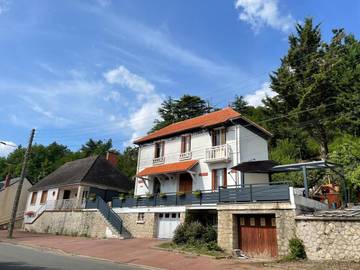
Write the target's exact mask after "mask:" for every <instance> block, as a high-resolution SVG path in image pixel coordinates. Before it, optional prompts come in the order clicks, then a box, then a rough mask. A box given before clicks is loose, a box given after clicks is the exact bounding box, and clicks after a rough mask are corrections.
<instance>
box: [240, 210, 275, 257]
mask: <svg viewBox="0 0 360 270" xmlns="http://www.w3.org/2000/svg"><path fill="white" fill-rule="evenodd" d="M238 224H239V248H240V249H241V250H243V251H244V252H245V253H246V254H248V255H249V256H266V257H276V256H277V255H278V248H277V239H276V223H275V215H241V216H239V220H238Z"/></svg>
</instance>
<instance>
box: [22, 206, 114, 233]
mask: <svg viewBox="0 0 360 270" xmlns="http://www.w3.org/2000/svg"><path fill="white" fill-rule="evenodd" d="M25 230H26V231H31V232H36V233H51V234H60V235H71V236H86V237H94V238H109V237H118V236H117V234H116V233H114V232H113V231H112V229H111V228H110V227H109V226H108V224H107V222H106V221H105V219H104V217H103V216H102V215H101V214H100V213H99V212H98V211H45V212H43V213H42V214H41V216H39V218H37V219H36V220H35V221H34V223H32V224H25Z"/></svg>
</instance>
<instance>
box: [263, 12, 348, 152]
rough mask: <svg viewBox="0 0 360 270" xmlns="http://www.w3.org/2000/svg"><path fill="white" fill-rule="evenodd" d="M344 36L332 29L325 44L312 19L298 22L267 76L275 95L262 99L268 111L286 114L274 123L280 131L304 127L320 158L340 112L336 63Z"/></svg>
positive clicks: (340, 56)
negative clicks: (276, 65)
mask: <svg viewBox="0 0 360 270" xmlns="http://www.w3.org/2000/svg"><path fill="white" fill-rule="evenodd" d="M345 38H346V36H345V34H344V32H343V31H334V37H333V39H332V40H331V42H330V44H326V43H324V42H322V40H321V34H320V26H319V25H316V26H314V25H313V21H312V19H309V18H308V19H306V20H305V22H304V24H303V25H301V24H298V25H297V26H296V34H295V35H291V36H290V37H289V46H290V47H289V50H288V53H287V55H286V56H285V57H283V58H282V59H281V66H280V67H279V68H278V69H277V71H275V72H274V73H273V74H272V75H271V76H270V78H271V88H272V89H273V90H274V91H275V92H276V93H277V94H278V95H277V96H276V97H274V98H272V99H270V98H267V100H266V101H265V105H266V107H267V109H268V110H267V113H268V115H272V116H281V115H288V117H287V118H283V119H282V120H279V122H278V123H277V124H276V125H278V127H281V128H282V129H283V130H282V131H280V132H282V133H284V132H287V131H289V134H288V135H290V136H291V135H294V136H296V135H295V134H294V131H296V129H301V130H302V131H306V132H307V133H308V134H309V135H310V136H311V137H312V138H313V139H315V140H316V141H317V142H318V144H319V146H320V155H321V157H322V158H327V156H328V152H329V150H328V144H329V142H330V141H331V138H332V136H334V134H336V127H335V126H334V121H335V120H336V119H337V118H338V116H339V112H340V108H339V106H338V105H337V102H338V97H339V76H340V74H339V69H338V64H339V62H341V59H342V53H340V52H341V51H342V50H343V46H344V39H345ZM280 122H282V123H280ZM296 133H298V132H296ZM288 135H285V136H284V137H289V136H288Z"/></svg>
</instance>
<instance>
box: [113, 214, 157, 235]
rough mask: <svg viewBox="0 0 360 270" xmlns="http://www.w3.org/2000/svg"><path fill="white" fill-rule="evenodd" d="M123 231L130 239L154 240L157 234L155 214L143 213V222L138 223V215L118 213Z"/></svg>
mask: <svg viewBox="0 0 360 270" xmlns="http://www.w3.org/2000/svg"><path fill="white" fill-rule="evenodd" d="M118 215H119V216H120V218H121V219H122V221H123V229H124V230H126V233H127V234H128V235H129V236H131V237H140V238H154V237H156V233H157V220H156V218H157V216H156V213H153V212H152V213H144V221H138V213H118Z"/></svg>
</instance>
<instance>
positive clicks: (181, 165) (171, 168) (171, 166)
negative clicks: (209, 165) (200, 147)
mask: <svg viewBox="0 0 360 270" xmlns="http://www.w3.org/2000/svg"><path fill="white" fill-rule="evenodd" d="M196 164H198V161H197V160H189V161H182V162H176V163H168V164H163V165H158V166H153V167H148V168H145V169H143V170H142V171H140V172H139V173H138V174H137V175H136V176H137V177H143V176H150V175H156V174H167V173H180V172H187V171H189V170H190V169H192V168H193V167H194V166H195V165H196Z"/></svg>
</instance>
